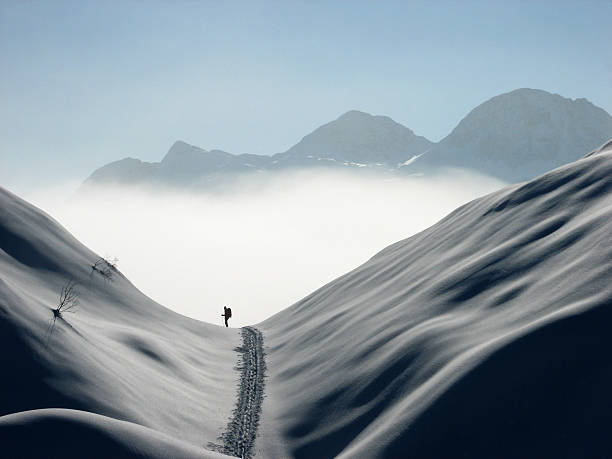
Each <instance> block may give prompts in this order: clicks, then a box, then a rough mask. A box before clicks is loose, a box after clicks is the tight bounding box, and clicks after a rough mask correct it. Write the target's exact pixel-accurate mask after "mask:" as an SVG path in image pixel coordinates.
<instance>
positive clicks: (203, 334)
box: [0, 188, 240, 457]
mask: <svg viewBox="0 0 612 459" xmlns="http://www.w3.org/2000/svg"><path fill="white" fill-rule="evenodd" d="M97 259H98V255H96V254H95V253H93V252H91V251H90V250H89V249H87V248H86V247H84V246H83V245H81V244H80V243H79V242H78V241H77V240H76V239H74V238H73V237H72V236H71V235H70V234H69V233H68V232H67V231H65V230H64V229H62V228H61V227H60V226H59V225H58V224H57V223H56V222H55V221H53V220H52V219H51V218H50V217H48V216H47V215H45V214H44V213H43V212H41V211H40V210H38V209H36V208H35V207H33V206H31V205H29V204H28V203H26V202H24V201H23V200H21V199H19V198H18V197H16V196H14V195H12V194H11V193H9V192H7V191H5V190H4V189H2V188H0V317H1V320H0V347H1V348H2V349H3V352H2V353H1V354H0V368H2V378H0V439H2V442H1V443H2V452H3V453H8V452H10V453H11V454H13V453H14V454H16V455H18V456H19V455H25V456H29V454H28V453H27V451H34V450H32V448H35V447H36V445H31V444H27V445H24V448H25V449H24V450H23V451H26V453H23V454H22V452H20V450H15V451H13V450H11V449H6V448H7V447H6V445H7V444H8V443H6V442H5V441H6V440H7V439H13V440H14V435H20V437H19V438H22V439H24V438H30V439H32V438H35V439H37V440H36V441H37V442H42V441H44V439H48V438H49V437H50V436H56V437H57V440H56V441H53V442H52V443H53V445H55V446H53V448H59V449H50V450H49V451H58V453H57V455H60V456H62V455H64V456H65V455H73V456H74V455H77V456H78V455H80V456H91V455H92V454H94V455H95V454H96V452H95V451H100V453H99V454H100V455H105V454H104V452H105V451H119V453H120V452H121V451H123V449H122V448H127V449H125V451H128V452H132V453H133V454H140V453H139V452H138V451H140V450H141V449H142V450H143V451H145V450H146V451H156V452H155V454H153V456H159V457H161V456H163V454H162V452H163V451H166V450H167V451H168V452H171V451H175V452H176V454H174V453H173V454H170V453H169V454H170V455H175V456H182V455H183V454H182V453H180V451H185V452H186V453H185V455H188V454H187V453H189V452H190V451H192V450H193V448H196V449H198V450H200V451H201V452H202V454H204V451H205V450H204V445H205V444H206V443H207V442H208V441H214V440H215V439H216V438H217V437H218V436H219V435H220V434H221V433H222V428H223V425H224V424H225V422H226V420H227V419H228V418H229V417H230V416H231V410H232V407H233V406H234V397H235V387H236V385H237V383H238V374H237V373H236V372H235V370H234V369H233V366H234V363H235V353H234V352H233V349H234V348H235V347H236V346H237V345H238V344H239V342H240V336H239V333H238V331H237V330H235V329H226V328H225V327H216V326H213V325H208V324H204V323H202V322H198V321H196V320H192V319H189V318H186V317H183V316H180V315H178V314H176V313H174V312H172V311H170V310H168V309H165V308H164V307H162V306H160V305H159V304H157V303H155V302H153V301H152V300H150V299H149V298H147V297H146V296H144V295H143V294H142V293H140V292H139V291H138V290H137V289H136V288H135V287H134V286H133V285H132V284H131V283H130V282H129V281H128V280H127V279H126V278H125V277H124V276H123V275H122V274H121V273H120V272H118V271H112V278H111V279H107V278H106V277H103V276H101V275H100V274H99V272H96V271H94V270H93V269H92V266H93V265H94V264H95V262H96V260H97ZM160 263H163V260H162V259H160ZM68 279H72V280H74V281H75V282H76V283H77V284H78V290H79V292H80V293H79V306H78V309H77V310H76V312H75V313H73V314H69V313H64V314H63V316H62V317H61V318H59V319H58V320H57V321H56V322H55V324H54V325H53V317H54V314H53V312H52V309H53V308H55V307H57V304H58V299H59V294H60V290H61V288H62V285H64V283H65V282H66V281H67V280H68ZM45 408H64V409H66V410H63V411H53V412H49V411H44V410H43V411H41V410H42V409H45ZM27 410H34V411H29V412H28V413H20V412H24V411H27ZM84 412H89V413H84ZM92 413H94V414H97V415H102V416H97V417H96V416H95V415H94V414H92ZM110 418H113V419H110ZM117 420H121V421H127V422H125V423H119V421H117ZM136 424H139V425H140V426H136ZM141 426H144V427H141ZM28 432H29V433H28ZM81 434H83V435H85V437H83V438H91V439H92V443H91V445H90V446H89V447H91V448H92V449H93V450H94V451H93V453H92V452H91V451H89V450H87V451H82V453H81V454H77V453H78V451H79V446H78V445H81V446H83V445H84V443H81V442H80V440H79V439H80V438H81V437H80V435H81ZM60 438H62V439H63V441H64V443H61V442H60V441H59V439H60ZM13 440H11V441H12V443H10V445H16V443H15V442H14V441H13ZM107 440H108V442H110V443H113V444H115V446H108V445H107V446H108V448H111V449H106V448H107V446H104V445H103V443H104V444H105V443H106V442H107ZM134 442H136V443H137V444H138V445H140V446H137V447H134V448H135V449H133V447H132V446H131V445H133V444H134ZM147 442H149V443H150V447H147V446H146V444H147ZM110 443H109V445H110ZM62 445H63V446H64V447H65V448H66V449H65V450H61V448H62ZM156 445H157V446H156ZM164 445H165V446H164ZM40 447H41V448H42V447H43V446H40ZM158 447H159V448H162V447H163V448H168V449H161V450H158ZM28 448H29V449H28ZM50 448H51V446H50ZM98 448H99V449H98ZM113 448H114V449H113ZM61 451H64V452H65V454H60V452H61ZM119 453H117V454H119ZM54 454H55V453H54ZM215 454H216V453H211V456H214V455H215ZM45 455H46V454H45ZM49 455H53V454H51V453H49ZM109 455H111V454H110V453H109ZM112 455H114V453H113V454H112ZM120 455H121V454H120ZM143 455H145V456H148V455H149V453H143Z"/></svg>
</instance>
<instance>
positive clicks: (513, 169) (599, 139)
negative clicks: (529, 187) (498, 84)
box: [411, 88, 612, 182]
mask: <svg viewBox="0 0 612 459" xmlns="http://www.w3.org/2000/svg"><path fill="white" fill-rule="evenodd" d="M610 137H612V117H611V116H610V115H609V114H608V113H607V112H606V111H605V110H603V109H601V108H599V107H597V106H596V105H594V104H592V103H591V102H589V101H588V100H586V99H576V100H573V99H569V98H565V97H562V96H560V95H559V94H552V93H550V92H547V91H543V90H541V89H531V88H521V89H516V90H514V91H511V92H508V93H504V94H500V95H497V96H495V97H492V98H491V99H489V100H487V101H485V102H483V103H482V104H480V105H479V106H477V107H476V108H474V109H473V110H472V111H470V113H468V115H467V116H466V117H465V118H463V119H462V120H461V121H460V122H459V124H458V125H457V126H456V127H455V129H453V131H452V132H451V133H450V134H449V135H448V136H447V137H445V138H444V139H442V141H440V142H439V143H438V144H437V145H435V146H434V147H433V148H432V149H431V150H430V151H429V152H428V153H427V154H425V155H423V156H422V157H421V158H419V159H418V161H415V162H414V164H411V170H412V171H415V172H417V171H419V169H422V170H428V169H432V168H441V167H445V168H463V169H472V170H476V171H479V172H481V173H485V174H487V175H491V176H494V177H498V178H501V179H502V180H505V181H508V182H518V181H523V180H528V179H530V178H533V177H535V176H537V175H539V174H542V173H544V172H547V171H548V170H550V169H553V168H555V167H558V166H560V165H562V164H565V163H568V162H571V161H574V160H576V159H578V158H579V157H580V156H581V155H582V154H583V152H584V151H589V150H592V149H593V148H596V147H597V146H599V145H601V144H602V143H603V142H605V141H606V140H607V139H609V138H610Z"/></svg>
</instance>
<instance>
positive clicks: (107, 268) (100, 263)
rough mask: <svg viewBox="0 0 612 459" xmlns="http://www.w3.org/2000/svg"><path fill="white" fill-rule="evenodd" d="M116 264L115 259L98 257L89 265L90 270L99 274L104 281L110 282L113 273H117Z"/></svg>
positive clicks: (116, 260)
mask: <svg viewBox="0 0 612 459" xmlns="http://www.w3.org/2000/svg"><path fill="white" fill-rule="evenodd" d="M118 262H119V260H118V259H117V257H113V258H111V257H108V256H107V257H100V258H98V259H97V260H96V262H95V263H94V264H93V265H91V270H92V272H93V271H95V272H97V273H99V274H100V275H101V276H102V277H103V278H104V279H106V280H112V279H113V272H115V271H117V263H118Z"/></svg>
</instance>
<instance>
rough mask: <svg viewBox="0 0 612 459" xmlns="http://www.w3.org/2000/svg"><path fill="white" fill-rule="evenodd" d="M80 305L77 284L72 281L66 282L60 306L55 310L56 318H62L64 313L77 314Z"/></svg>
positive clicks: (61, 293) (61, 294)
mask: <svg viewBox="0 0 612 459" xmlns="http://www.w3.org/2000/svg"><path fill="white" fill-rule="evenodd" d="M78 305H79V291H78V290H77V284H76V282H74V281H73V280H72V279H70V280H68V281H66V283H65V284H64V285H63V287H62V291H61V292H60V298H59V304H58V306H57V308H55V309H54V310H53V315H54V317H55V318H58V317H61V315H62V314H63V313H64V312H76V308H77V306H78Z"/></svg>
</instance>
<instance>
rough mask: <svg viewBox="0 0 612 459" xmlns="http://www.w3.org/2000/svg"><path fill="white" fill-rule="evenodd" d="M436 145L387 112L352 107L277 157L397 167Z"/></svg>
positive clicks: (296, 161) (282, 162)
mask: <svg viewBox="0 0 612 459" xmlns="http://www.w3.org/2000/svg"><path fill="white" fill-rule="evenodd" d="M432 145H433V143H432V142H430V141H429V140H427V139H426V138H425V137H421V136H417V135H415V134H414V132H412V131H411V130H410V129H408V128H407V127H405V126H402V125H401V124H399V123H396V122H395V121H393V120H392V119H391V118H389V117H387V116H372V115H370V114H368V113H364V112H360V111H357V110H352V111H349V112H347V113H345V114H344V115H342V116H340V117H339V118H338V119H336V120H334V121H332V122H330V123H327V124H325V125H323V126H321V127H319V128H317V129H315V130H314V131H313V132H311V133H310V134H308V135H307V136H306V137H304V138H303V139H302V140H301V141H300V142H298V143H297V144H296V145H294V146H293V147H291V148H290V149H289V150H287V151H286V152H285V153H280V154H278V155H275V156H274V160H275V161H276V162H275V164H276V165H277V166H278V167H282V166H284V165H295V164H304V163H310V162H312V163H316V162H317V161H327V162H328V163H329V162H332V163H333V162H336V163H337V164H338V165H343V164H344V163H347V164H351V163H354V164H363V165H371V164H379V165H384V166H386V167H391V168H395V167H397V166H398V165H399V164H401V163H403V162H405V161H407V160H409V159H410V158H412V157H413V156H416V155H420V154H421V153H423V152H424V151H426V150H427V149H428V148H430V147H431V146H432ZM309 160H310V161H309ZM324 164H325V163H324Z"/></svg>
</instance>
